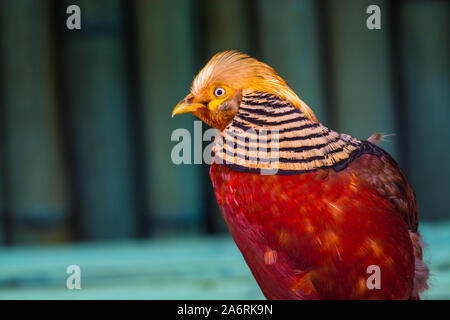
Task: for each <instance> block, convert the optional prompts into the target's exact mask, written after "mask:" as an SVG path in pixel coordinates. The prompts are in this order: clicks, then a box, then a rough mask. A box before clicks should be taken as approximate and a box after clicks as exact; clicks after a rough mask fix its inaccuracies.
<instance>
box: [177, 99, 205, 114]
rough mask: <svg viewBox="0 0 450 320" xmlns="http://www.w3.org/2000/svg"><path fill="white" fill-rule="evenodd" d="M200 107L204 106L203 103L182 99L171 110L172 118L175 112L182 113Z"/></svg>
mask: <svg viewBox="0 0 450 320" xmlns="http://www.w3.org/2000/svg"><path fill="white" fill-rule="evenodd" d="M200 108H205V105H204V104H202V103H190V102H186V100H184V99H183V100H182V101H181V102H180V103H179V104H177V105H176V107H175V108H174V109H173V111H172V118H173V116H174V115H176V114H182V113H187V112H192V111H196V110H198V109H200Z"/></svg>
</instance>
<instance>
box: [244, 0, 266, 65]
mask: <svg viewBox="0 0 450 320" xmlns="http://www.w3.org/2000/svg"><path fill="white" fill-rule="evenodd" d="M259 6H260V3H259V1H258V0H245V13H246V17H247V19H246V22H247V32H248V36H247V39H248V40H249V42H250V43H249V50H250V51H249V52H248V53H247V54H249V55H250V56H252V57H255V58H257V59H262V57H261V36H262V35H261V28H260V16H261V15H260V14H259V10H260V8H259Z"/></svg>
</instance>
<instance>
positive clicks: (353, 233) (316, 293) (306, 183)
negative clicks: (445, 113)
mask: <svg viewBox="0 0 450 320" xmlns="http://www.w3.org/2000/svg"><path fill="white" fill-rule="evenodd" d="M389 159H391V158H390V157H389V158H385V159H384V161H389ZM380 161H381V160H380V159H379V158H378V157H377V156H374V155H368V154H366V155H363V156H361V157H359V158H357V159H355V160H354V161H353V162H352V163H351V164H350V165H349V166H348V167H347V168H346V169H344V170H343V171H340V172H335V171H334V170H317V171H314V172H310V173H305V174H298V175H260V174H257V173H244V172H237V171H234V170H231V169H229V168H228V167H226V166H224V165H218V164H215V163H213V164H212V166H211V171H210V176H211V179H212V183H213V186H214V190H215V193H216V197H217V200H218V203H219V206H220V208H221V210H222V213H223V215H224V218H225V221H226V223H227V225H228V228H229V230H230V232H231V235H232V236H233V238H234V240H235V242H236V244H237V246H238V247H239V249H240V251H241V252H242V254H243V256H244V258H245V260H246V262H247V264H248V265H249V267H250V269H251V271H252V273H253V275H254V277H255V278H256V281H257V282H258V284H259V286H260V287H261V290H262V291H263V293H264V295H265V296H266V297H267V298H269V299H319V298H321V299H407V298H410V297H411V294H412V290H413V278H414V260H415V257H414V250H413V244H412V242H411V239H410V235H409V232H408V225H407V223H406V222H405V220H404V218H402V214H401V213H400V212H399V208H398V206H396V203H395V202H393V201H392V199H389V198H388V197H385V196H383V195H381V194H380V190H377V188H376V187H374V183H371V182H368V181H367V180H368V179H367V177H365V176H364V175H363V173H364V172H365V171H364V170H359V168H362V167H364V168H367V167H368V164H370V163H376V164H377V165H378V166H380V164H378V163H377V162H380ZM397 174H398V173H397ZM400 178H401V177H400ZM400 178H399V179H400ZM378 180H379V181H382V179H381V180H380V179H378ZM391 180H392V178H391ZM379 181H377V183H378V182H379ZM397 200H398V199H397ZM414 201H415V200H414ZM371 265H376V266H378V267H379V268H380V271H381V274H380V275H381V288H380V289H376V288H375V289H369V288H368V286H367V285H366V281H367V279H368V278H369V277H370V276H371V273H367V268H368V267H369V266H371Z"/></svg>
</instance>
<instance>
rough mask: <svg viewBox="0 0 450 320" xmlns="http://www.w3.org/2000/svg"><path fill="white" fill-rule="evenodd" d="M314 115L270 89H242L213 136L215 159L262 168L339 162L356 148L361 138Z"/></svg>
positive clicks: (296, 169)
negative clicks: (225, 123)
mask: <svg viewBox="0 0 450 320" xmlns="http://www.w3.org/2000/svg"><path fill="white" fill-rule="evenodd" d="M314 120H315V119H314ZM314 120H312V119H311V118H310V117H308V116H306V115H305V114H304V113H302V111H301V110H300V109H299V108H297V107H295V106H293V105H292V104H291V103H289V102H287V101H285V100H282V99H281V98H279V97H277V96H275V95H272V94H269V93H264V92H258V91H249V92H244V94H243V97H242V102H241V105H240V107H239V111H238V113H237V114H236V116H235V117H234V119H233V121H232V122H231V123H230V124H229V125H228V126H227V127H226V128H225V130H223V131H222V132H221V134H220V135H218V136H217V137H216V141H215V145H214V153H215V161H216V163H219V164H224V165H226V166H229V167H231V168H232V169H235V170H238V171H244V172H261V173H263V174H299V173H304V172H310V171H314V170H317V169H326V168H335V169H336V168H342V166H343V165H344V164H346V163H348V162H349V161H351V158H352V155H353V156H354V155H355V154H357V153H358V152H359V150H360V149H361V146H362V141H359V140H357V139H355V138H353V137H351V136H349V135H346V134H340V133H338V132H335V131H333V130H331V129H329V128H327V127H325V126H323V125H321V124H320V123H318V122H316V121H314Z"/></svg>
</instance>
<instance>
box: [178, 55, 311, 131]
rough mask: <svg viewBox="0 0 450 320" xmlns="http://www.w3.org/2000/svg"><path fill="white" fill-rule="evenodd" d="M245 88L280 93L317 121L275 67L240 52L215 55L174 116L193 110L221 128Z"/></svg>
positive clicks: (237, 107)
mask: <svg viewBox="0 0 450 320" xmlns="http://www.w3.org/2000/svg"><path fill="white" fill-rule="evenodd" d="M245 90H251V91H257V92H264V93H268V94H271V95H274V96H277V97H279V98H280V99H282V100H285V101H287V102H289V103H290V104H292V105H293V106H295V107H296V108H298V109H300V110H301V111H302V112H303V114H304V115H305V116H306V117H308V118H309V119H310V120H311V121H313V122H317V119H316V117H315V115H314V113H313V112H312V111H311V109H310V108H309V107H308V106H307V105H306V104H305V103H304V102H303V101H302V100H300V98H299V97H298V96H297V95H296V94H295V93H294V92H293V91H292V89H291V88H289V86H288V85H287V84H286V82H285V81H284V80H283V79H282V78H281V77H280V76H278V74H277V73H276V72H275V70H274V69H272V68H271V67H270V66H268V65H267V64H265V63H263V62H260V61H258V60H256V59H254V58H251V57H249V56H248V55H246V54H243V53H240V52H237V51H224V52H221V53H218V54H216V55H215V56H214V57H212V59H211V60H210V61H209V62H208V63H207V64H206V66H205V67H204V68H203V69H202V70H201V71H200V72H199V74H198V75H197V76H196V77H195V79H194V81H193V83H192V86H191V92H190V93H189V94H188V95H187V96H186V97H185V98H184V99H183V100H182V101H181V102H180V103H179V104H178V105H177V106H176V107H175V108H174V110H173V112H172V117H173V116H174V115H176V114H182V113H187V112H190V113H192V114H194V115H195V116H197V117H198V118H200V119H201V120H202V121H204V122H205V123H206V124H208V125H210V126H212V127H214V128H216V129H218V130H220V131H222V130H224V129H225V128H226V127H227V125H228V124H229V123H230V122H231V121H232V119H233V118H234V116H235V115H236V113H237V112H238V110H239V106H240V103H241V99H242V95H243V91H245Z"/></svg>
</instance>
